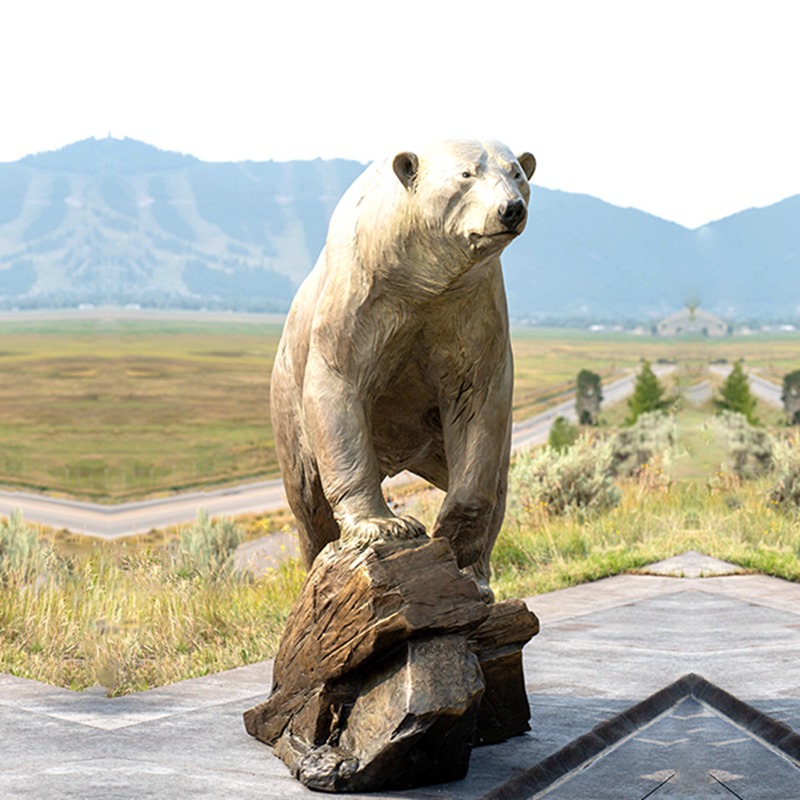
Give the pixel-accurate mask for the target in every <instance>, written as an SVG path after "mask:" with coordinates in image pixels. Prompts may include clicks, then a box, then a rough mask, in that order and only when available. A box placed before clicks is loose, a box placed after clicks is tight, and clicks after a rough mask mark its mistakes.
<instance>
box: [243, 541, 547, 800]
mask: <svg viewBox="0 0 800 800" xmlns="http://www.w3.org/2000/svg"><path fill="white" fill-rule="evenodd" d="M536 632H538V622H537V620H536V617H535V616H534V615H533V614H532V613H531V612H530V611H528V609H527V608H526V607H525V605H524V603H522V602H520V601H510V602H507V603H498V604H496V605H494V606H487V605H486V604H485V603H483V602H482V601H481V599H480V597H479V594H478V589H477V587H476V585H475V584H474V582H473V581H471V580H470V579H469V578H466V577H465V576H464V575H463V574H462V573H461V572H460V570H459V569H458V566H457V564H456V560H455V556H454V555H453V553H452V551H451V549H450V546H449V544H448V543H447V541H446V540H444V539H431V540H429V539H422V540H416V541H413V542H403V543H397V542H394V543H391V544H375V545H373V546H371V547H369V548H367V549H366V550H361V551H359V550H354V549H350V548H348V547H345V546H343V545H341V544H340V543H338V542H337V543H334V544H331V545H328V546H327V547H326V548H325V550H323V551H322V553H320V555H319V556H318V557H317V559H316V561H315V562H314V564H313V566H312V568H311V571H310V573H309V575H308V577H307V579H306V582H305V584H304V586H303V589H302V592H301V595H300V598H299V600H298V601H297V604H296V605H295V607H294V609H293V610H292V613H291V615H290V617H289V620H288V622H287V625H286V630H285V632H284V635H283V639H282V640H281V644H280V648H279V651H278V655H277V657H276V659H275V669H274V673H273V686H272V694H271V695H270V697H269V699H267V700H266V702H264V703H261V704H259V705H257V706H255V707H254V708H251V709H250V710H249V711H246V712H245V714H244V720H245V727H246V729H247V732H248V733H250V734H251V735H252V736H255V737H256V738H258V739H260V740H261V741H263V742H266V743H267V744H269V745H272V746H273V747H274V748H275V753H276V754H277V755H278V756H279V757H280V758H281V759H283V761H284V762H285V763H286V764H287V765H288V767H289V769H290V770H291V772H292V774H293V775H294V776H295V777H296V778H297V779H298V780H300V781H301V782H302V783H303V784H304V785H306V786H308V787H310V788H313V789H321V790H324V791H375V790H379V789H389V788H395V789H402V788H411V787H414V786H421V785H425V784H430V783H441V782H444V781H451V780H456V779H458V778H462V777H464V775H466V773H467V769H468V766H469V758H470V754H471V751H472V747H473V745H474V744H476V743H481V744H486V743H490V742H497V741H501V740H502V739H505V738H507V737H508V736H512V735H515V734H517V733H522V732H523V731H525V730H528V717H529V709H528V702H527V696H526V693H525V684H524V678H523V674H522V658H521V650H522V647H523V646H524V644H525V643H526V642H527V641H528V640H529V639H530V638H531V637H532V636H533V635H535V633H536Z"/></svg>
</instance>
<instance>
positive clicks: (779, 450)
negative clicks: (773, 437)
mask: <svg viewBox="0 0 800 800" xmlns="http://www.w3.org/2000/svg"><path fill="white" fill-rule="evenodd" d="M772 463H773V467H774V470H775V482H774V483H773V484H772V486H771V488H770V489H769V491H768V493H767V498H768V500H769V502H770V503H772V504H773V505H776V506H780V507H781V508H783V509H784V510H787V511H800V439H798V438H797V437H793V438H792V439H787V440H784V441H777V442H775V443H774V444H773V448H772Z"/></svg>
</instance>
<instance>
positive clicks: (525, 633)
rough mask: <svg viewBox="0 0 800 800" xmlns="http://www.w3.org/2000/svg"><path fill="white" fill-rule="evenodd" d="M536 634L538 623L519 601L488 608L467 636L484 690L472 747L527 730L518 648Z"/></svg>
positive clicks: (526, 707) (526, 710)
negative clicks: (478, 661) (481, 675)
mask: <svg viewBox="0 0 800 800" xmlns="http://www.w3.org/2000/svg"><path fill="white" fill-rule="evenodd" d="M538 632H539V620H538V619H537V618H536V615H535V614H534V613H533V612H532V611H530V610H529V609H528V607H527V606H526V605H525V603H524V602H523V601H522V600H507V601H505V602H504V603H496V604H495V605H493V606H490V608H489V616H488V618H487V619H486V620H485V621H484V622H483V623H482V624H481V625H480V626H479V627H478V628H476V629H475V630H474V631H473V632H472V634H471V635H470V640H469V643H470V647H471V648H472V649H473V650H474V651H475V652H476V653H477V655H478V658H479V660H480V665H481V670H482V672H483V679H484V682H485V684H486V691H485V693H484V696H483V700H482V702H481V705H480V710H479V712H478V722H477V728H476V732H475V744H476V746H477V745H483V744H495V743H496V742H502V741H504V740H505V739H508V738H510V737H512V736H517V735H518V734H520V733H525V731H528V730H530V725H529V724H528V721H529V720H530V716H531V712H530V706H529V705H528V693H527V692H526V691H525V674H524V672H523V668H522V648H523V647H524V646H525V645H526V644H527V643H528V642H529V641H530V640H531V639H532V638H533V637H534V636H535V635H536V634H537V633H538Z"/></svg>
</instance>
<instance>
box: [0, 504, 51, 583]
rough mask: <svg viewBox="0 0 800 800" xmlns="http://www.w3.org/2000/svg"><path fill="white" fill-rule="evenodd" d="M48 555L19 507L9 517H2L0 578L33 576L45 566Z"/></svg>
mask: <svg viewBox="0 0 800 800" xmlns="http://www.w3.org/2000/svg"><path fill="white" fill-rule="evenodd" d="M46 557H47V547H46V546H45V545H42V544H40V542H39V535H38V534H37V533H36V531H35V530H34V529H33V528H30V527H28V526H27V525H26V524H25V522H24V520H23V519H22V512H21V511H20V510H19V509H16V510H15V511H13V512H12V513H11V516H10V517H8V518H7V519H0V579H3V580H4V579H7V578H8V577H10V576H11V575H15V576H18V577H20V578H22V579H28V578H31V577H32V576H34V575H36V574H37V573H39V572H41V571H42V570H43V569H44V568H45V560H46Z"/></svg>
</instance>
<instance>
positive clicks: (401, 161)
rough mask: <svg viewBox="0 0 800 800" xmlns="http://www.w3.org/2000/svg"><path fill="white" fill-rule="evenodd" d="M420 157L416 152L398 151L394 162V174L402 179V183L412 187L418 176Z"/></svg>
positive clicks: (408, 187) (409, 187)
mask: <svg viewBox="0 0 800 800" xmlns="http://www.w3.org/2000/svg"><path fill="white" fill-rule="evenodd" d="M418 167H419V159H418V158H417V157H416V155H414V153H398V154H397V155H396V156H395V157H394V161H393V162H392V168H393V169H394V174H395V175H397V177H398V178H399V179H400V183H402V184H403V186H405V187H406V189H411V188H412V187H413V186H414V179H415V178H416V177H417V168H418Z"/></svg>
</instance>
